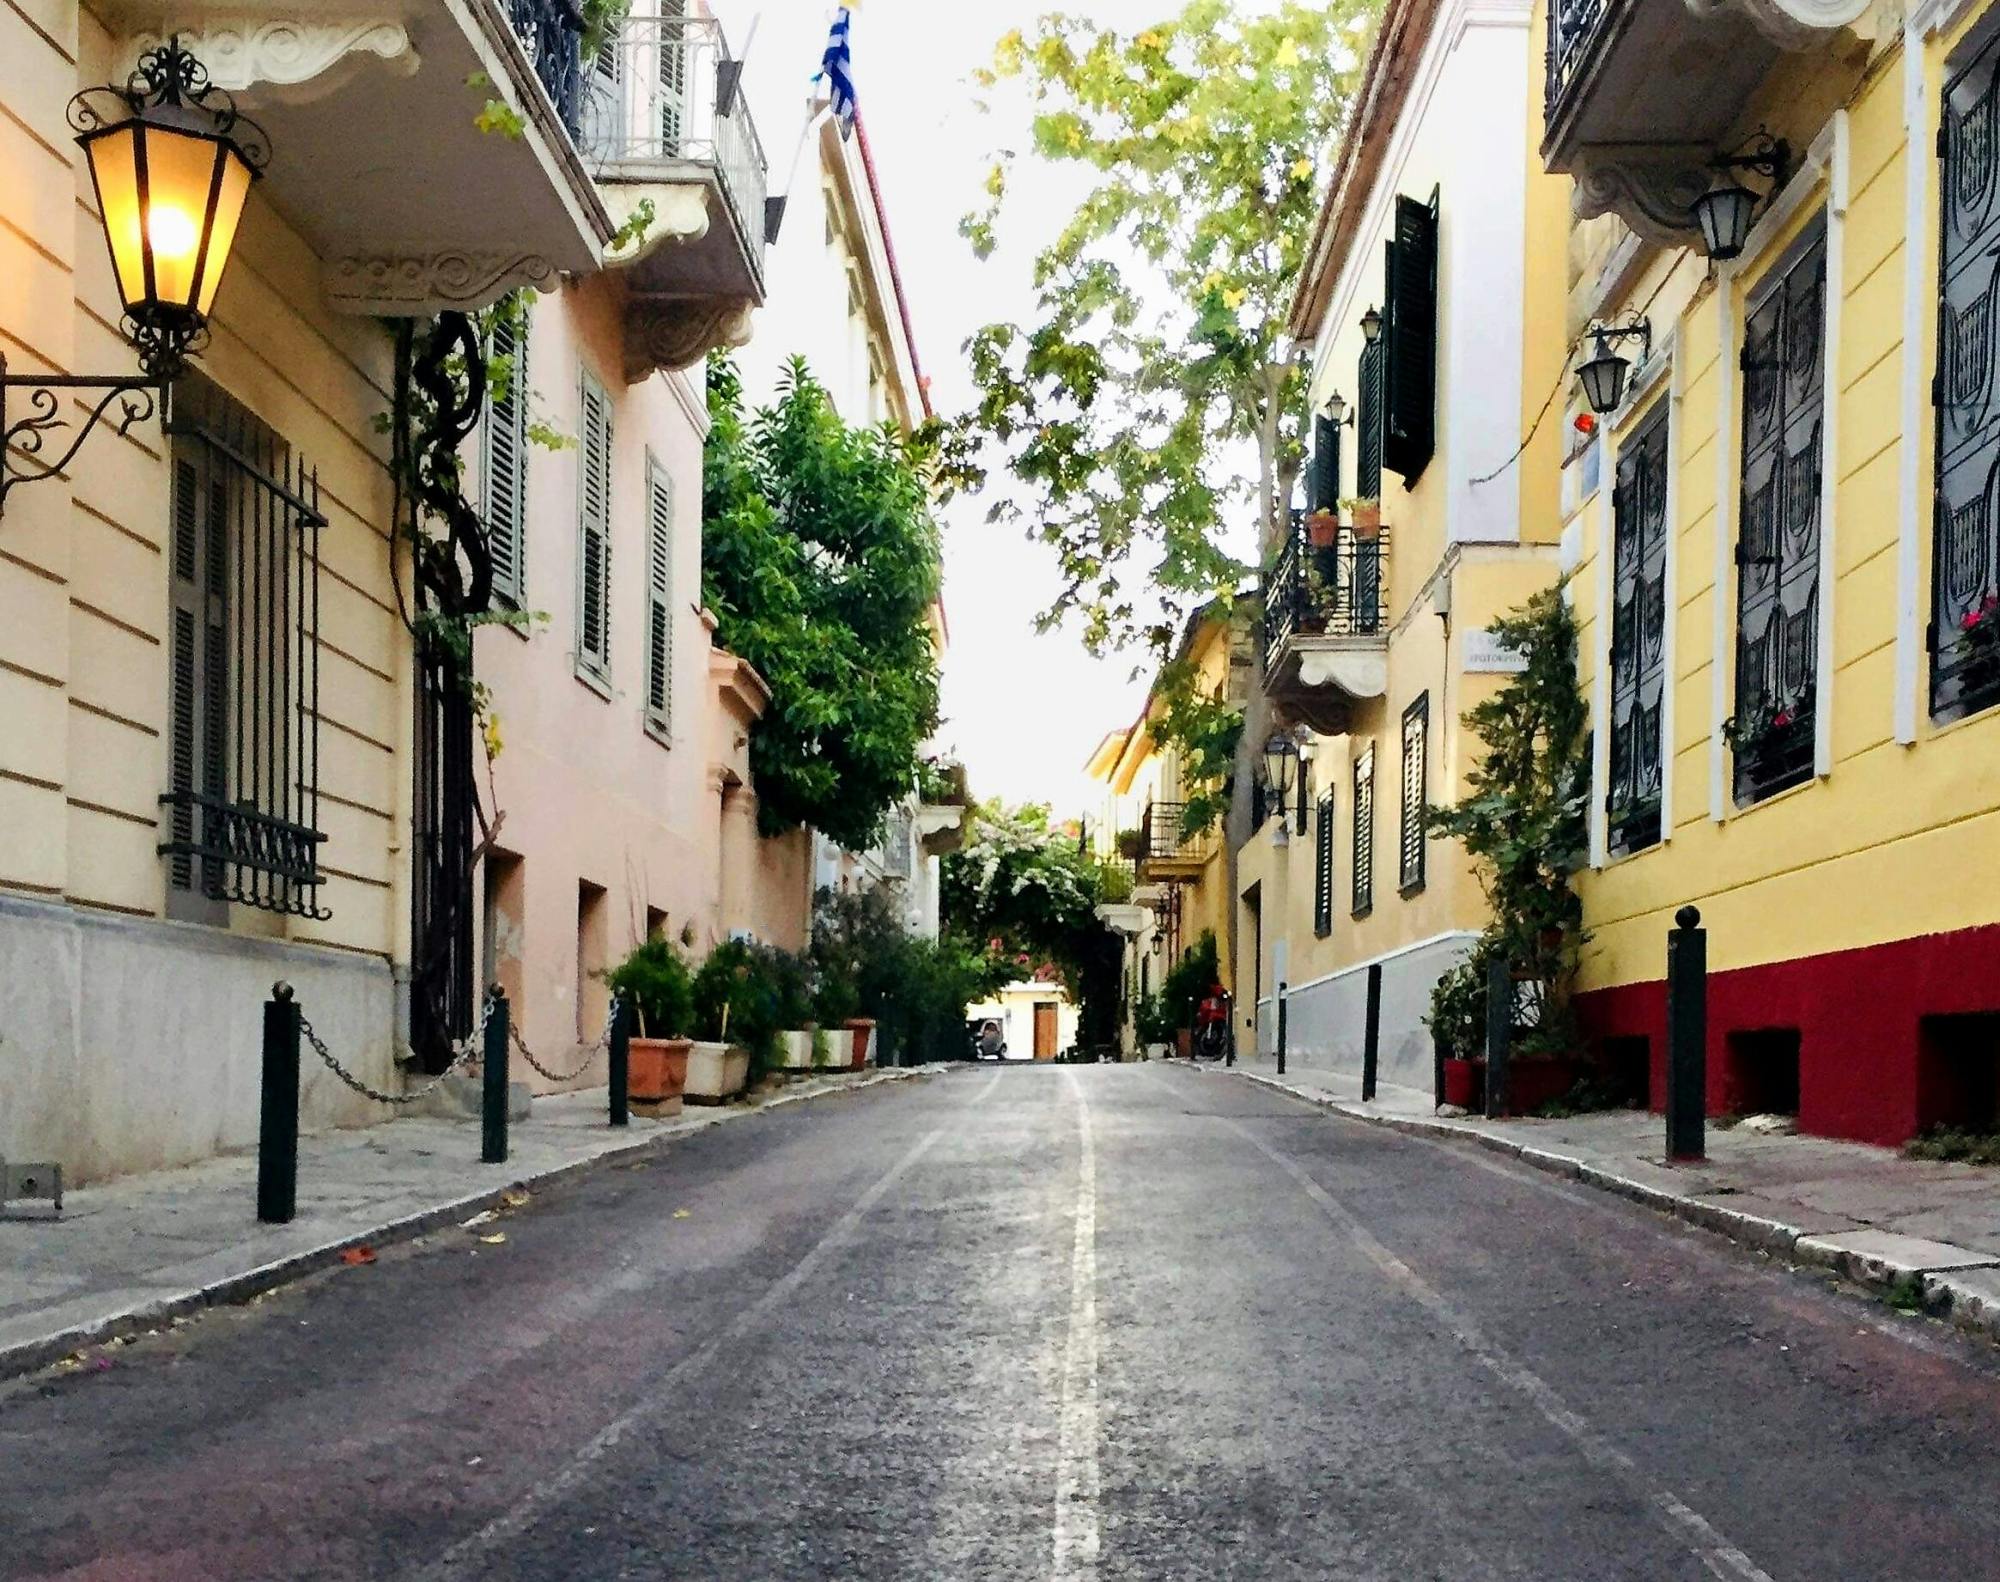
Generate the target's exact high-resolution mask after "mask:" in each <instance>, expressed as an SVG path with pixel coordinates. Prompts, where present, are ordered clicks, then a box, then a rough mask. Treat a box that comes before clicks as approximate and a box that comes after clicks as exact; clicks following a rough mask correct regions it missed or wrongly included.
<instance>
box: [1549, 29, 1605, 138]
mask: <svg viewBox="0 0 2000 1582" xmlns="http://www.w3.org/2000/svg"><path fill="white" fill-rule="evenodd" d="M1610 4H1611V0H1549V41H1548V79H1549V80H1548V95H1547V98H1546V99H1545V101H1544V111H1545V113H1546V116H1547V119H1548V120H1549V121H1550V122H1551V123H1553V122H1554V121H1555V119H1556V116H1557V113H1558V110H1559V108H1560V106H1561V104H1562V97H1563V93H1564V91H1565V90H1566V89H1568V87H1569V85H1570V84H1571V83H1572V82H1574V81H1575V80H1576V74H1577V68H1578V66H1579V65H1581V63H1582V61H1583V58H1584V56H1585V55H1586V54H1587V53H1588V52H1589V48H1590V45H1591V43H1592V41H1593V40H1594V39H1595V38H1596V37H1597V30H1598V27H1599V25H1600V24H1601V23H1602V22H1603V21H1604V17H1605V13H1606V11H1607V10H1608V9H1609V6H1610Z"/></svg>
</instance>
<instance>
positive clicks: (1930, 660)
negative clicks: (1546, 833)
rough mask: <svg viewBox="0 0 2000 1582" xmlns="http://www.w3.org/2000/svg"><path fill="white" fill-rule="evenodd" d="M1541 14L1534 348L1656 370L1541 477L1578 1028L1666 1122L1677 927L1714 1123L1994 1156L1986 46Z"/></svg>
mask: <svg viewBox="0 0 2000 1582" xmlns="http://www.w3.org/2000/svg"><path fill="white" fill-rule="evenodd" d="M1550 14H1551V16H1552V18H1553V21H1554V29H1555V37H1556V39H1557V41H1558V42H1557V44H1556V46H1555V47H1554V48H1553V49H1552V50H1551V51H1550V53H1549V57H1548V69H1549V77H1548V84H1547V105H1546V114H1545V120H1544V122H1543V124H1542V125H1541V126H1539V127H1538V128H1537V129H1536V135H1537V137H1538V139H1539V141H1540V144H1541V150H1542V156H1543V158H1544V160H1545V161H1546V163H1547V166H1548V168H1549V169H1551V170H1556V171H1564V172H1568V173H1570V174H1571V175H1572V176H1573V177H1574V179H1575V199H1576V209H1575V212H1576V216H1577V219H1576V224H1575V228H1574V230H1573V233H1572V235H1571V237H1570V243H1569V248H1568V252H1567V257H1568V259H1569V261H1570V265H1569V269H1568V271H1567V274H1568V288H1569V300H1568V310H1567V316H1566V320H1565V322H1564V324H1563V326H1562V328H1561V329H1560V330H1559V331H1557V330H1555V329H1554V328H1553V327H1551V328H1550V329H1548V330H1546V331H1544V333H1545V334H1547V335H1549V336H1550V337H1551V339H1552V340H1555V341H1559V342H1564V343H1581V344H1580V348H1579V351H1578V353H1577V355H1578V356H1580V357H1588V356H1590V355H1592V354H1593V353H1594V352H1595V350H1596V342H1595V340H1594V338H1592V337H1590V336H1589V335H1588V333H1587V332H1588V331H1589V330H1590V329H1591V328H1593V327H1594V326H1600V325H1611V326H1614V327H1634V328H1640V327H1642V328H1643V329H1644V331H1645V332H1646V333H1645V334H1644V335H1643V336H1631V337H1626V338H1623V339H1620V340H1617V341H1615V342H1614V343H1613V344H1612V345H1611V346H1610V348H1609V349H1610V350H1611V352H1612V353H1613V354H1614V355H1617V356H1621V357H1624V358H1626V359H1628V361H1629V362H1630V364H1631V368H1630V377H1629V379H1628V380H1627V383H1626V388H1625V390H1624V392H1623V400H1622V402H1620V403H1619V404H1618V405H1617V407H1616V409H1615V410H1614V411H1612V412H1610V413H1609V414H1608V415H1606V416H1604V417H1603V418H1601V419H1600V420H1599V425H1598V429H1597V432H1596V434H1595V435H1594V436H1593V437H1592V438H1590V439H1589V440H1588V441H1586V442H1579V443H1576V444H1574V445H1572V446H1571V447H1570V452H1569V455H1568V457H1567V459H1566V462H1565V466H1564V470H1563V491H1562V500H1563V510H1564V518H1565V524H1566V525H1565V531H1564V538H1563V546H1564V564H1565V566H1566V567H1568V568H1569V569H1570V570H1571V572H1572V581H1571V589H1572V593H1573V597H1574V600H1575V605H1576V609H1577V611H1578V613H1579V616H1580V617H1581V619H1582V622H1583V653H1584V665H1585V670H1586V677H1585V684H1586V686H1587V687H1588V689H1589V697H1590V699H1591V703H1592V707H1593V711H1594V715H1595V722H1596V738H1595V739H1596V764H1595V777H1594V793H1595V794H1594V796H1593V829H1592V835H1593V840H1592V846H1593V850H1592V867H1591V872H1590V873H1589V874H1588V875H1587V876H1586V877H1585V878H1584V880H1583V882H1582V890H1583V895H1584V900H1585V907H1586V921H1587V925H1588V927H1589V928H1590V930H1591V932H1592V936H1593V937H1592V941H1591V943H1590V946H1589V948H1588V951H1587V954H1586V957H1585V961H1584V988H1585V989H1586V990H1587V991H1588V992H1587V993H1586V994H1585V996H1584V1001H1583V1004H1584V1008H1585V1012H1586V1016H1587V1021H1588V1025H1589V1026H1590V1027H1591V1029H1592V1030H1593V1032H1594V1033H1595V1035H1596V1036H1597V1037H1598V1038H1599V1039H1600V1040H1601V1041H1602V1042H1603V1045H1604V1047H1605V1048H1606V1049H1607V1050H1609V1051H1610V1052H1611V1054H1612V1055H1613V1056H1614V1058H1617V1059H1621V1060H1625V1061H1628V1062H1630V1063H1631V1065H1632V1066H1633V1067H1635V1068H1639V1067H1643V1066H1648V1065H1649V1066H1650V1068H1651V1070H1652V1077H1653V1083H1654V1092H1655V1094H1656V1095H1658V1094H1659V1092H1660V1084H1661V1080H1662V1061H1663V1052H1662V1048H1661V1034H1662V1012H1661V1005H1662V993H1663V991H1662V984H1661V979H1662V975H1663V958H1664V944H1665V938H1666V934H1667V930H1668V928H1669V925H1670V921H1671V919H1672V916H1673V913H1674V911H1675V909H1676V908H1677V907H1679V906H1681V905H1683V904H1686V903H1690V902H1692V903H1696V904H1698V905H1699V907H1700V909H1701V911H1702V914H1703V918H1704V921H1705V923H1706V925H1707V927H1708V929H1709V962H1710V969H1711V974H1712V976H1711V979H1710V1008H1709V1067H1710V1082H1709V1098H1710V1106H1711V1108H1712V1109H1714V1110H1717V1111H1742V1112H1747V1111H1767V1110H1776V1111H1786V1110H1790V1111H1794V1112H1796V1114H1797V1116H1798V1118H1799V1122H1800V1124H1801V1126H1802V1127H1803V1128H1805V1129H1806V1130H1809V1131H1814V1132H1820V1133H1828V1134H1835V1135H1842V1136H1850V1137H1860V1138H1867V1139H1872V1140H1875V1141H1880V1142H1897V1141H1900V1140H1902V1139H1903V1138H1905V1137H1907V1136H1909V1135H1910V1134H1911V1133H1912V1132H1913V1131H1916V1130H1918V1129H1920V1128H1922V1127H1925V1126H1928V1125H1931V1124H1935V1123H1944V1122H1950V1123H1954V1124H1969V1125H1990V1124H1992V1123H1993V1122H1994V1120H1995V1119H1996V1116H1995V1090H1996V1076H1997V1075H2000V990H1996V988H1995V987H1994V982H1993V972H1992V963H1993V960H1994V952H1995V950H1996V948H2000V928H1996V926H1995V925H1996V921H2000V890H1997V889H1996V886H1995V882H1994V880H1995V875H1996V872H2000V816H1997V815H1996V810H2000V779H1996V777H1995V775H1994V773H1993V770H1992V766H1993V763H1994V762H1995V755H1996V753H1997V752H2000V719H1996V716H1995V713H1994V711H1993V709H1992V707H1991V705H1992V704H1993V703H1994V702H1996V701H2000V667H1996V664H1995V655H1996V649H1995V646H1994V645H1995V639H1996V638H2000V626H1996V624H1995V617H1996V613H2000V604H1996V602H1995V595H1996V591H1997V590H2000V580H1996V578H2000V568H1997V567H1996V552H2000V510H1996V504H1995V493H1994V485H1995V480H1996V479H2000V471H1996V469H1995V461H1996V458H2000V422H1996V418H2000V395H1996V390H1995V386H1994V366H1995V360H1994V319H1993V306H1992V304H1993V301H1994V291H1995V285H1996V279H2000V277H1996V272H1995V263H1994V257H1995V246H1994V244H1995V241H1996V239H2000V179H1996V160H1995V148H1996V128H1995V116H1996V114H1997V113H2000V104H1996V94H1997V93H2000V89H1996V73H1995V68H1996V62H2000V9H1996V8H1994V7H1991V6H1987V5H1982V4H1966V3H1928V0H1917V3H1912V4H1910V5H1908V6H1907V7H1901V6H1895V5H1890V4H1870V3H1868V0H1833V3H1818V0H1744V3H1742V4H1736V5H1729V6H1718V7H1690V6H1680V5H1653V4H1641V3H1637V0H1609V3H1603V4H1600V3H1597V0H1589V3H1580V0H1553V3H1552V5H1551V7H1550ZM1663 61H1672V62H1673V69H1672V70H1671V71H1662V70H1661V62H1663ZM1760 134H1761V135H1760ZM1774 144H1775V146H1774ZM1773 155H1775V158H1771V157H1767V156H1773ZM1731 161H1735V163H1734V164H1731V163H1730V162H1731ZM1728 189H1735V190H1728ZM1711 192H1714V193H1715V196H1713V197H1708V196H1705V195H1706V194H1709V193H1711ZM1739 211H1741V212H1739ZM1703 214H1706V216H1707V219H1708V223H1709V225H1710V226H1711V227H1713V230H1712V232H1711V233H1710V234H1709V235H1704V232H1703V221H1702V215H1703ZM1746 230H1747V235H1746V234H1742V232H1744V231H1746ZM1718 244H1719V245H1718ZM1557 256H1560V255H1557V254H1550V255H1549V257H1550V258H1551V260H1552V261H1553V259H1554V258H1555V257H1557ZM1567 427H1568V426H1567V425H1565V431H1566V432H1567Z"/></svg>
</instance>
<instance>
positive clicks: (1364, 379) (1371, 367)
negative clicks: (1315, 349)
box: [1354, 341, 1382, 500]
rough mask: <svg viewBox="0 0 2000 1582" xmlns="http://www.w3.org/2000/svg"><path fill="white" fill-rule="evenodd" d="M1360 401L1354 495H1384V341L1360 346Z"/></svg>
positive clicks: (1378, 497) (1375, 496) (1361, 498)
mask: <svg viewBox="0 0 2000 1582" xmlns="http://www.w3.org/2000/svg"><path fill="white" fill-rule="evenodd" d="M1358 377H1359V380H1360V385H1361V396H1360V401H1359V402H1358V404H1357V406H1356V411H1355V418H1354V421H1355V423H1356V424H1357V425H1358V426H1357V428H1356V431H1355V438H1354V494H1355V498H1356V499H1360V500H1379V499H1380V498H1381V497H1382V343H1381V342H1380V341H1377V342H1376V343H1375V344H1374V345H1373V346H1364V347H1362V348H1361V367H1360V370H1359V375H1358Z"/></svg>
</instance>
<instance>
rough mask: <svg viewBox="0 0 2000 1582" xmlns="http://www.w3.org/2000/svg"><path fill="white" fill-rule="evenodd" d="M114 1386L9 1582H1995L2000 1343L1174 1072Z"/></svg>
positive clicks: (1158, 1070)
mask: <svg viewBox="0 0 2000 1582" xmlns="http://www.w3.org/2000/svg"><path fill="white" fill-rule="evenodd" d="M494 1236H503V1237H504V1240H498V1241H495V1240H491V1239H487V1238H491V1237H494ZM108 1357H109V1366H98V1365H95V1364H94V1363H86V1365H85V1367H84V1368H83V1369H81V1370H79V1371H71V1372H66V1373H56V1374H44V1375H41V1376H38V1377H34V1378H28V1379H23V1380H20V1381H17V1382H16V1383H14V1384H12V1385H10V1386H7V1387H5V1389H4V1392H0V1512H4V1513H5V1514H4V1515H0V1574H4V1575H5V1576H6V1577H7V1578H10V1579H26V1578H57V1577H60V1578H66V1579H78V1582H81V1579H91V1582H111V1579H123V1582H179V1579H188V1582H195V1579H201V1582H216V1579H223V1578H239V1577H258V1578H267V1577H268V1578H278V1577H283V1578H308V1577H329V1578H331V1577H340V1578H346V1577H382V1578H419V1577H422V1578H491V1579H502V1578H523V1579H525V1578H534V1579H555V1578H580V1579H593V1582H595V1579H609V1578H616V1577H676V1578H687V1579H745V1582H749V1579H759V1582H763V1579H777V1578H802V1579H803V1578H870V1579H876V1578H892V1577H894V1578H912V1579H925V1582H936V1579H963V1578H995V1579H1017V1578H1018V1579H1056V1582H1065V1579H1075V1578H1087V1577H1107V1578H1109V1577H1118V1578H1135V1579H1138V1578H1145V1579H1161V1578H1183V1577H1185V1578H1197V1577H1210V1576H1240V1577H1255V1578H1341V1579H1349V1582H1373V1579H1383V1582H1388V1579H1396V1582H1408V1579H1414V1578H1438V1579H1450V1582H1466V1579H1474V1578H1477V1579H1488V1578H1519V1579H1537V1582H1551V1579H1558V1578H1560V1579H1589V1582H1605V1579H1614V1578H1630V1579H1635V1582H1637V1579H1644V1582H1667V1579H1677V1578H1699V1577H1704V1576H1714V1577H1721V1578H1734V1579H1745V1582H1754V1579H1758V1578H1766V1577H1768V1578H1772V1579H1793V1578H1799V1579H1803V1578H1870V1579H1894V1578H1934V1577H1942V1576H1962V1577H1975V1576H1976V1577H1990V1576H1994V1575H1996V1574H2000V1561H1996V1559H1995V1556H1996V1555H2000V1510H1996V1508H1995V1506H1994V1503H1993V1500H1992V1498H1991V1495H1992V1466H1993V1459H1992V1452H1991V1432H1992V1424H1993V1423H1994V1422H1995V1421H1996V1420H2000V1368H1996V1366H1995V1362H1994V1359H1993V1357H1992V1356H1991V1355H1990V1354H1988V1353H1987V1352H1985V1351H1983V1350H1981V1349H1980V1348H1978V1347H1977V1346H1975V1345H1973V1344H1971V1343H1969V1342H1967V1341H1964V1340H1961V1339H1960V1338H1958V1337H1956V1336H1954V1335H1952V1334H1951V1333H1950V1332H1948V1331H1946V1330H1944V1329H1942V1328H1941V1327H1938V1326H1935V1325H1926V1324H1923V1323H1921V1322H1918V1321H1913V1320H1907V1319H1904V1318H1901V1317H1899V1316H1897V1315H1895V1314H1893V1313H1891V1312H1890V1311H1889V1310H1888V1309H1886V1308H1884V1307H1882V1306H1880V1305H1879V1304H1875V1303H1871V1302H1868V1301H1865V1300H1862V1299H1861V1298H1859V1297H1856V1296H1852V1295H1849V1294H1846V1293H1842V1292H1836V1291H1832V1290H1829V1289H1824V1288H1821V1287H1819V1286H1816V1285H1815V1284H1814V1283H1812V1282H1810V1281H1808V1280H1806V1279H1804V1278H1801V1277H1799V1276H1796V1275H1793V1274H1790V1273H1788V1272H1786V1271H1785V1270H1783V1269H1782V1268H1779V1267H1775V1266H1770V1265H1764V1264H1760V1263H1759V1262H1757V1261H1756V1260H1754V1259H1753V1258H1751V1257H1749V1256H1747V1255H1745V1254H1743V1253H1741V1252H1738V1251H1736V1250H1734V1249H1731V1248H1728V1247H1726V1246H1723V1245H1721V1244H1719V1243H1717V1242H1714V1241H1713V1240H1711V1239H1709V1238H1707V1237H1705V1236H1704V1235H1702V1234H1701V1233H1699V1232H1694V1231H1690V1230H1688V1229H1686V1228H1685V1227H1682V1226H1679V1225H1676V1224H1674V1223H1672V1222H1669V1221H1667V1220H1664V1219H1662V1218H1659V1217H1656V1216H1654V1215H1651V1214H1649V1213H1648V1212H1646V1211H1644V1210H1642V1209H1639V1208H1636V1207H1633V1206H1631V1205H1628V1204H1625V1203H1622V1202H1620V1201H1618V1200H1615V1199H1611V1198H1608V1197H1605V1196H1602V1195H1597V1194H1593V1193H1591V1192H1590V1191H1588V1190H1587V1189H1585V1188H1581V1187H1578V1186H1575V1185H1571V1184H1567V1183H1564V1182H1561V1181H1558V1180H1555V1179H1553V1178H1550V1177H1548V1176H1544V1175H1540V1174H1538V1173H1536V1172H1534V1171H1531V1170H1528V1169H1526V1168H1524V1167H1520V1166H1517V1165H1514V1164H1510V1163H1507V1162H1503V1161H1496V1160H1495V1159H1493V1158H1492V1157H1490V1156H1485V1155H1481V1154H1479V1153H1476V1152H1473V1151H1470V1150H1461V1149H1457V1148H1453V1147H1450V1146H1445V1145H1440V1144H1436V1143H1432V1142H1429V1141H1425V1140H1420V1139H1414V1138H1410V1137H1405V1136H1402V1135H1400V1134H1397V1133H1393V1132H1389V1131H1384V1130H1378V1129H1374V1128H1370V1127H1366V1126H1362V1125H1357V1124H1353V1123H1350V1122H1346V1121H1343V1120H1340V1119H1336V1118H1329V1117H1327V1116H1325V1115H1323V1114H1321V1113H1319V1112H1317V1111H1315V1110H1313V1109H1311V1108H1309V1107H1307V1106H1305V1105H1303V1104H1300V1103H1296V1102H1294V1101H1292V1100H1290V1099H1287V1098H1284V1097H1282V1096H1280V1095H1276V1094H1273V1093H1270V1092H1267V1091H1265V1090H1262V1089H1259V1088H1256V1087H1254V1086H1252V1085H1250V1084H1248V1083H1245V1082H1242V1081H1240V1080H1238V1079H1236V1078H1233V1077H1227V1076H1222V1075H1219V1074H1212V1073H1206V1072H1194V1071H1190V1070H1187V1069H1185V1068H1178V1067H1162V1066H1159V1065H1147V1066H1139V1067H1131V1066H1099V1067H1082V1068H1051V1067H1046V1066H1044V1067H1034V1068H1023V1067H1013V1068H1009V1069H1006V1070H995V1069H993V1068H982V1069H976V1070H965V1071H961V1072H955V1073H953V1074H951V1075H950V1076H948V1077H942V1078H938V1079H933V1080H931V1081H928V1082H922V1083H909V1084H899V1085H896V1086H893V1087H888V1088H883V1089H879V1090H875V1091H871V1092H868V1093H863V1094H857V1095H855V1096H852V1097H849V1098H842V1099H837V1100H831V1101H823V1102H821V1103H819V1104H817V1105H813V1106H793V1107H791V1108H790V1109H789V1110H787V1111H784V1112H782V1113H774V1114H772V1115H769V1116H766V1117H763V1118H761V1119H758V1120H756V1121H754V1122H752V1123H750V1124H747V1125H740V1126H731V1127H725V1128H719V1129H717V1130H715V1131H713V1132H710V1133H704V1134H702V1135H700V1136H697V1137H695V1138H693V1139H691V1140H689V1141H688V1142H686V1143H685V1144H683V1145H680V1146H678V1147H676V1148H674V1149H672V1150H669V1151H668V1152H666V1153H664V1154H662V1155H660V1156H659V1157H658V1158H657V1159H655V1160H652V1161H650V1162H648V1163H646V1164H644V1165H637V1166H628V1167H625V1168H623V1169H617V1170H612V1171H608V1172H606V1173H604V1174H601V1175H598V1176H596V1177H593V1178H590V1179H587V1180H585V1181H582V1182H580V1183H578V1184H576V1185H573V1186H569V1187H565V1188H562V1189H559V1190H555V1191H551V1192H548V1193H545V1194H540V1195H538V1196H537V1197H536V1198H535V1199H534V1200H533V1201H532V1202H530V1203H528V1204H526V1205H525V1206H523V1207H521V1208H520V1209H518V1210H516V1211H514V1212H512V1213H510V1214H508V1215H506V1216H505V1217H504V1218H503V1219H501V1220H500V1221H497V1222H495V1223H492V1224H488V1225H484V1226H481V1227H478V1228H477V1229H475V1230H453V1231H451V1232H448V1233H444V1234H440V1235H434V1236H432V1237H430V1238H427V1239H426V1240H425V1241H424V1242H422V1243H420V1244H417V1245H414V1246H411V1247H408V1248H403V1249H398V1250H394V1251H385V1252H384V1253H383V1255H382V1257H381V1259H380V1261H379V1262H378V1263H376V1264H374V1265H372V1266H364V1267H355V1268H344V1269H341V1270H338V1271H336V1272H334V1273H331V1274H327V1275H324V1276H320V1277H317V1278H315V1279H313V1280H310V1281H307V1282H305V1283H303V1284H301V1285H299V1286H295V1287H292V1288H289V1289H287V1290H284V1291H281V1292H278V1293H275V1294H273V1295H271V1296H269V1297H268V1298H266V1299H264V1300H262V1301H261V1302H259V1303H256V1304H254V1305H252V1306H250V1307H246V1308H241V1309H232V1310H223V1311H218V1312H215V1313H213V1314H211V1315H209V1316H206V1317H204V1318H201V1319H199V1320H196V1321H194V1322H192V1323H190V1324H188V1325H186V1326H185V1327H183V1328H180V1329H178V1330H176V1331H174V1332H172V1333H170V1334H168V1335H163V1336H159V1337H156V1338H153V1339H150V1340H147V1341H144V1342H142V1343H139V1344H135V1345H132V1346H128V1347H125V1348H122V1349H119V1350H117V1351H115V1352H112V1353H110V1354H108Z"/></svg>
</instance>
